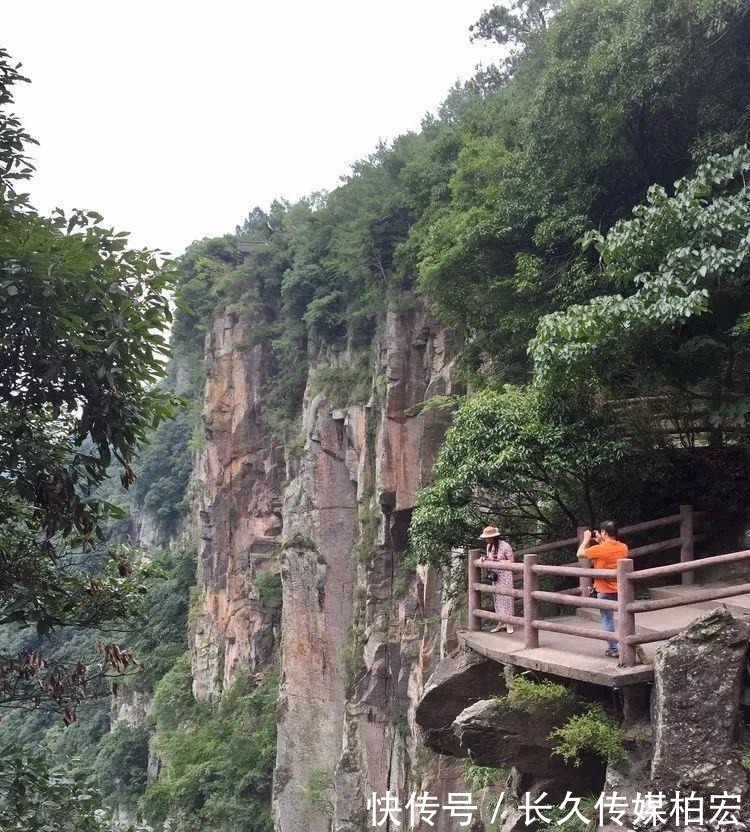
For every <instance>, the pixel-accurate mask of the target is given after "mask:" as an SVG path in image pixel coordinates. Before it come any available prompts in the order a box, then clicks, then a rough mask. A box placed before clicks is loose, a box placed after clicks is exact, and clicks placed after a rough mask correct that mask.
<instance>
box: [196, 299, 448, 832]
mask: <svg viewBox="0 0 750 832" xmlns="http://www.w3.org/2000/svg"><path fill="white" fill-rule="evenodd" d="M250 329H251V323H250V321H248V320H246V319H242V318H240V319H233V318H231V317H222V318H219V319H218V320H217V321H216V322H215V324H214V326H213V328H212V330H211V332H210V334H209V336H208V339H207V349H206V389H205V406H204V420H205V426H206V445H205V449H204V450H203V452H202V453H201V454H200V456H199V459H198V465H197V477H196V480H197V484H198V492H199V493H198V494H197V499H196V503H197V505H198V517H199V526H200V533H201V539H202V542H201V549H200V558H199V590H200V607H199V609H198V610H197V611H196V613H194V615H193V619H194V623H193V625H192V627H191V637H190V643H191V649H192V656H193V669H194V677H195V693H196V696H198V698H201V699H214V698H216V697H217V696H219V695H220V694H221V690H222V689H223V688H224V687H225V686H226V685H227V684H228V683H229V682H230V681H231V679H232V676H233V674H234V673H235V672H236V670H237V669H238V668H239V667H246V668H248V669H249V670H250V672H252V673H254V674H258V673H261V672H262V671H263V669H264V668H265V667H267V666H268V665H269V663H271V662H272V661H274V660H276V659H277V658H278V661H279V663H280V667H281V693H280V700H279V710H278V728H279V739H278V757H277V769H276V777H275V788H274V807H275V814H276V824H277V828H278V829H280V830H283V832H296V831H297V830H299V832H302V830H310V832H315V830H329V829H334V830H354V829H361V828H364V827H366V825H367V820H366V817H365V806H366V800H367V797H368V796H369V794H370V793H371V792H376V793H378V794H379V795H382V794H383V793H384V792H385V791H386V789H390V790H391V791H392V792H399V793H400V795H401V796H402V798H404V797H405V792H408V791H410V790H411V789H413V788H429V790H430V791H431V793H433V794H436V795H437V796H438V797H439V798H440V797H441V796H442V795H443V792H444V791H447V790H455V789H456V788H458V787H459V786H461V785H463V781H462V780H461V773H462V772H463V768H464V763H463V761H456V760H451V759H447V758H442V759H441V758H438V757H436V756H434V755H432V754H431V753H430V752H427V751H426V750H425V749H424V748H422V749H419V748H418V746H417V742H416V739H415V731H414V720H413V716H414V709H415V706H416V703H417V701H418V699H419V697H420V695H421V693H422V690H423V687H424V684H425V682H426V680H427V678H428V677H429V675H430V674H431V672H432V670H433V669H434V666H435V665H436V663H437V661H438V660H439V659H440V658H441V657H442V656H443V655H445V653H446V652H447V651H449V650H450V649H452V648H453V646H454V637H453V626H452V621H453V617H454V616H453V611H452V610H451V608H450V605H448V604H443V602H442V600H441V586H440V576H439V575H437V574H435V573H434V572H433V571H431V570H428V569H424V570H421V571H420V572H419V574H418V576H417V577H416V579H415V578H414V575H413V571H412V570H410V569H407V568H405V567H404V566H403V564H402V563H401V560H402V553H403V550H404V548H405V545H406V530H407V527H408V523H409V518H410V514H411V510H412V508H413V505H414V497H415V492H416V490H417V489H418V488H419V487H420V486H421V484H422V483H423V481H424V478H425V476H426V475H428V474H429V471H430V470H431V467H432V464H433V462H434V458H435V455H436V453H437V450H438V448H439V445H440V441H441V439H442V436H443V433H444V430H445V427H446V414H445V413H444V412H441V411H439V410H433V411H427V412H425V413H424V414H420V413H418V406H419V405H420V404H421V403H422V402H423V401H424V400H425V399H426V398H428V397H430V396H432V395H435V394H450V393H451V392H455V391H454V389H453V381H452V377H451V369H452V362H453V360H454V358H455V355H456V352H457V345H456V343H455V342H454V339H453V337H452V335H451V333H450V332H449V331H446V330H445V329H443V328H441V327H440V326H438V325H437V324H436V323H435V322H434V321H433V320H432V319H431V318H430V316H429V315H428V314H427V313H426V312H425V311H424V310H423V309H421V308H419V307H412V308H410V309H409V310H408V311H396V310H392V311H390V312H389V313H388V314H387V317H386V320H385V322H384V325H383V326H382V328H381V330H380V331H379V333H378V334H377V336H376V341H375V344H374V345H373V353H372V372H373V384H372V395H371V396H370V399H369V401H368V402H367V403H365V404H356V405H349V406H347V407H345V408H336V407H332V406H331V404H330V403H329V401H328V399H327V397H326V393H325V392H317V393H315V392H314V390H315V389H316V385H315V384H314V380H315V373H316V371H317V370H318V369H319V368H320V367H328V368H330V367H336V366H343V365H344V364H346V363H347V362H348V361H349V360H350V358H351V356H350V355H349V354H348V353H347V352H345V351H344V352H335V351H334V352H332V351H330V350H327V351H324V352H323V351H321V353H320V354H319V355H315V356H311V371H310V380H311V381H310V383H309V384H308V391H307V392H306V394H305V398H304V402H303V412H302V432H303V433H302V437H301V443H300V444H301V446H302V450H301V452H298V453H297V457H296V458H289V455H287V460H286V464H285V461H284V449H283V448H281V447H279V446H278V445H277V444H276V443H274V441H273V440H272V439H271V438H270V436H269V435H268V432H266V431H264V430H263V428H262V423H261V420H260V419H259V413H260V412H261V409H262V407H263V401H262V389H263V382H264V376H265V373H266V372H268V370H267V364H266V362H265V357H264V354H263V350H262V347H254V348H252V349H245V348H244V346H243V345H244V344H245V343H246V342H247V339H248V335H249V332H250ZM278 569H280V571H281V578H282V585H283V608H282V613H281V620H280V650H277V640H276V633H277V631H278V625H279V622H278V620H277V611H276V610H275V609H274V608H268V607H267V606H264V603H263V599H262V592H260V591H259V588H258V586H259V576H262V575H267V574H269V573H270V572H272V571H274V570H278ZM441 821H442V819H440V818H438V819H437V822H438V823H440V822H441ZM436 828H438V829H439V828H440V826H439V825H438V826H436Z"/></svg>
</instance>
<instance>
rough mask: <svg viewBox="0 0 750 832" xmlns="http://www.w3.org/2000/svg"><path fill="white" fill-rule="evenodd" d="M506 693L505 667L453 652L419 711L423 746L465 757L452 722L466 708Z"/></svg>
mask: <svg viewBox="0 0 750 832" xmlns="http://www.w3.org/2000/svg"><path fill="white" fill-rule="evenodd" d="M505 692H506V684H505V678H504V676H503V667H502V665H500V664H498V663H497V662H493V661H490V660H489V659H485V658H484V656H480V655H479V654H478V653H475V652H474V651H473V650H466V649H461V648H459V649H457V650H454V651H453V653H451V654H450V655H449V656H446V657H445V658H444V659H443V660H442V661H441V662H440V663H439V664H438V665H437V667H436V668H435V672H434V673H433V674H432V676H430V678H429V680H428V682H427V685H426V686H425V690H424V693H423V695H422V698H421V699H420V701H419V704H418V705H417V708H416V712H415V719H416V722H417V725H419V726H420V728H422V730H423V737H424V744H425V745H426V746H428V747H429V748H432V749H433V751H437V752H438V753H439V754H450V755H453V756H458V757H465V756H466V752H465V751H463V750H462V749H461V746H460V743H459V740H458V738H457V737H456V735H455V734H454V733H453V720H454V719H455V718H456V717H457V716H458V715H459V714H460V713H461V711H463V710H464V709H465V708H466V707H467V705H471V704H473V703H474V702H477V701H479V700H480V699H487V698H488V697H490V696H496V695H498V694H502V693H505Z"/></svg>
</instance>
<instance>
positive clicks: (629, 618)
mask: <svg viewBox="0 0 750 832" xmlns="http://www.w3.org/2000/svg"><path fill="white" fill-rule="evenodd" d="M632 574H633V561H632V560H630V558H620V560H618V561H617V627H616V630H617V634H618V635H619V637H620V646H619V651H620V662H619V664H620V666H621V667H633V665H635V663H636V653H635V645H633V644H628V643H627V641H626V639H627V637H628V636H632V635H635V613H633V612H631V611H630V610H629V609H628V605H629V604H631V603H632V602H633V600H634V599H635V587H634V586H633V582H632V581H631V580H630V576H631V575H632Z"/></svg>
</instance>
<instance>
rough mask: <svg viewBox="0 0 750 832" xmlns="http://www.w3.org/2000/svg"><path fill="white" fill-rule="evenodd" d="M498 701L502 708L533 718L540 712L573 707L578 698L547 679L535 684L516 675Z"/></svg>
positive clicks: (565, 688) (532, 680)
mask: <svg viewBox="0 0 750 832" xmlns="http://www.w3.org/2000/svg"><path fill="white" fill-rule="evenodd" d="M500 701H502V703H503V706H504V707H507V708H512V709H513V710H516V711H525V712H526V713H528V714H530V715H532V716H533V715H534V714H535V713H539V712H541V711H544V712H550V711H556V710H559V709H561V708H564V707H568V706H571V705H575V704H576V702H577V701H578V697H577V696H576V694H575V693H574V692H573V691H572V690H571V689H570V688H568V687H566V686H565V685H562V684H559V683H557V682H552V681H550V680H549V679H545V680H543V681H541V682H537V681H535V680H534V679H530V678H528V677H527V676H521V675H518V676H514V677H513V681H512V683H511V685H510V689H509V690H508V693H507V694H505V696H502V697H500Z"/></svg>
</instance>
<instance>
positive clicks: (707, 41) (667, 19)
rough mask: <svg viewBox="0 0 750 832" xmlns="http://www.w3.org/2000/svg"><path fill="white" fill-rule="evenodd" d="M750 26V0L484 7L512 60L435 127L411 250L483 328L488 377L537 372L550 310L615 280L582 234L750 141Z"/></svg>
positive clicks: (442, 291)
mask: <svg viewBox="0 0 750 832" xmlns="http://www.w3.org/2000/svg"><path fill="white" fill-rule="evenodd" d="M551 12H556V14H554V16H552V17H551ZM749 29H750V14H748V9H747V6H746V5H745V4H740V3H736V2H725V0H707V2H703V0H700V1H699V0H689V2H687V3H684V2H682V0H635V2H630V0H611V1H610V2H600V0H580V2H571V1H570V0H568V2H561V3H550V2H543V3H539V2H529V1H528V0H527V1H526V2H517V3H516V2H514V3H511V4H503V6H498V7H495V8H494V9H492V10H490V11H489V12H487V13H485V15H483V16H482V18H481V19H480V21H479V22H478V23H477V24H476V26H475V27H474V30H473V31H474V35H475V36H476V37H479V38H483V39H489V40H495V41H496V42H500V43H503V44H505V45H506V47H507V46H508V45H510V46H511V49H510V52H507V51H506V55H508V56H509V57H508V59H507V60H506V62H505V63H504V64H501V66H500V67H498V68H496V72H495V77H494V83H492V82H491V83H489V85H488V84H487V81H488V80H489V81H492V79H491V78H490V76H491V74H492V73H490V74H489V75H486V77H485V78H484V79H476V80H475V82H474V83H473V84H469V85H467V86H466V87H465V88H462V89H457V90H454V92H453V94H452V97H451V98H450V99H449V101H448V102H446V110H445V113H444V117H443V119H442V120H439V121H437V122H434V123H430V124H429V125H426V127H425V132H426V133H427V135H428V136H429V137H430V141H429V142H428V144H427V146H426V147H425V148H424V150H423V152H422V153H421V154H420V155H419V156H417V157H415V158H414V159H413V160H411V161H410V163H409V165H408V166H407V169H406V175H405V180H406V183H407V194H408V195H409V197H410V199H411V200H412V202H411V205H412V208H413V211H414V214H415V222H414V224H413V226H412V229H411V232H410V237H409V240H408V243H407V245H406V246H405V247H403V249H402V251H403V253H404V254H405V255H407V254H408V257H409V262H410V263H412V264H414V266H416V268H417V269H418V272H419V285H420V286H421V287H422V288H423V289H424V290H425V291H427V292H429V293H430V294H431V295H433V297H434V299H435V301H436V304H437V308H438V310H439V312H440V314H441V316H442V317H443V318H444V319H445V320H446V321H448V322H449V323H452V324H454V325H456V326H458V327H459V328H460V329H461V330H462V331H464V332H465V333H467V334H468V335H469V338H470V345H469V348H468V350H467V351H466V353H465V356H464V364H465V366H466V368H467V370H470V371H476V370H477V369H478V368H480V367H481V373H476V374H475V375H473V376H472V380H473V381H475V382H476V383H477V384H483V383H487V380H488V376H489V378H490V379H492V378H493V377H494V379H496V380H498V381H500V382H514V383H517V382H523V381H525V380H527V378H528V372H529V362H528V357H527V355H526V346H527V344H528V341H529V339H530V338H531V337H532V336H533V334H534V330H535V328H536V321H537V320H538V318H539V316H541V315H543V314H544V313H545V312H552V311H554V310H556V309H559V308H561V307H565V306H567V305H569V304H572V303H576V302H578V303H581V302H586V301H587V300H588V299H589V298H590V297H591V296H592V295H594V294H597V293H600V292H601V289H602V285H601V276H600V275H598V274H596V273H594V274H591V273H592V271H595V262H594V260H593V258H592V257H591V256H590V252H586V253H584V254H583V255H582V254H581V252H580V250H579V249H578V247H577V246H576V244H575V243H576V240H577V239H578V237H580V235H581V234H582V233H583V232H585V231H586V230H587V229H589V228H592V227H593V228H605V229H606V228H609V227H610V226H611V225H612V224H613V222H615V221H616V220H617V219H619V218H621V217H623V216H625V215H626V213H627V212H628V211H629V210H630V208H631V207H632V206H633V205H634V204H636V203H637V202H638V201H639V200H641V199H642V198H643V196H644V194H645V192H646V190H647V188H648V186H649V185H651V184H652V183H657V184H659V185H662V186H664V187H667V188H668V187H670V186H671V185H672V183H673V182H674V180H675V179H677V178H679V177H680V176H683V175H685V174H686V173H688V172H689V171H690V169H691V167H692V165H693V163H694V160H695V159H701V158H702V156H703V155H704V154H705V153H706V151H707V150H718V149H730V148H731V147H733V146H735V145H737V144H740V143H742V142H743V141H745V140H746V139H747V136H748V126H749V124H750V122H749V114H748V102H749V100H750V98H749V95H748V89H749V87H748V84H747V81H748V78H749V76H748V73H749V72H750V68H749V67H748V65H747V62H746V61H745V60H744V57H743V55H744V48H745V47H744V46H743V44H744V43H746V41H745V40H744V38H746V37H747V33H748V30H749Z"/></svg>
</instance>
